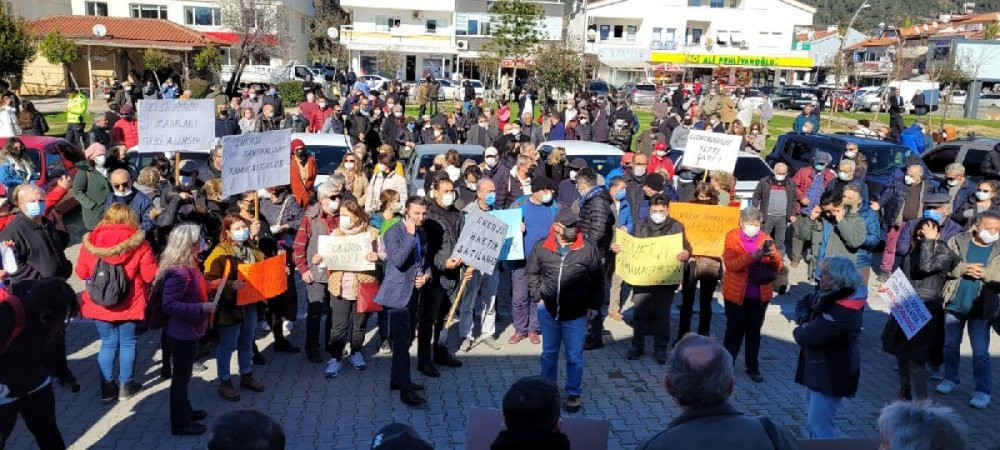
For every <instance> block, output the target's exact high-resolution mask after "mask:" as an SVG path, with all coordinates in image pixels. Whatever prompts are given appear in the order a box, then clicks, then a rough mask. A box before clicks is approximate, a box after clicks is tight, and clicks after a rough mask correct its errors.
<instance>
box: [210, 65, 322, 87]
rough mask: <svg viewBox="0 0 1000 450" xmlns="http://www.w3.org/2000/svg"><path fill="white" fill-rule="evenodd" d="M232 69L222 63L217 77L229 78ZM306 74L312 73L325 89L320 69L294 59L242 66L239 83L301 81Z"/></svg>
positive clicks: (314, 78) (232, 67) (230, 66)
mask: <svg viewBox="0 0 1000 450" xmlns="http://www.w3.org/2000/svg"><path fill="white" fill-rule="evenodd" d="M233 69H234V66H233V65H230V64H226V65H223V66H222V70H221V73H220V74H219V79H221V80H229V78H230V77H231V76H232V73H233ZM307 75H312V77H313V81H315V82H316V83H318V84H320V85H321V86H323V90H324V91H325V90H326V88H327V83H326V79H325V78H324V77H323V72H322V71H321V70H320V69H316V68H312V67H309V66H306V65H302V64H297V63H295V62H294V61H292V62H290V63H288V64H285V65H282V66H277V67H271V66H262V65H255V64H250V65H247V66H246V67H244V68H243V73H242V75H240V83H246V84H248V85H249V84H253V83H262V84H277V83H280V82H282V81H287V80H298V81H303V80H305V79H306V76H307Z"/></svg>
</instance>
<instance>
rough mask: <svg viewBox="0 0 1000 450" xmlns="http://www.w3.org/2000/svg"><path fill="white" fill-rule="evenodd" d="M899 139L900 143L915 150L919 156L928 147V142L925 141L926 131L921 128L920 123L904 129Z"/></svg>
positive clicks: (914, 152)
mask: <svg viewBox="0 0 1000 450" xmlns="http://www.w3.org/2000/svg"><path fill="white" fill-rule="evenodd" d="M899 139H900V143H901V144H903V145H905V146H907V147H909V148H910V150H913V154H915V155H918V156H919V155H921V154H923V153H924V150H926V149H927V143H926V142H925V141H924V131H923V129H922V128H920V125H917V124H913V125H910V128H907V129H905V130H903V133H902V134H900V136H899Z"/></svg>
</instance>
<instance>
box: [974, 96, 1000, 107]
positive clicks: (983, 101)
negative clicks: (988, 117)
mask: <svg viewBox="0 0 1000 450" xmlns="http://www.w3.org/2000/svg"><path fill="white" fill-rule="evenodd" d="M990 106H1000V94H985V95H981V96H979V107H980V108H986V107H990Z"/></svg>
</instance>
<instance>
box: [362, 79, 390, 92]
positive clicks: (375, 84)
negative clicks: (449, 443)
mask: <svg viewBox="0 0 1000 450" xmlns="http://www.w3.org/2000/svg"><path fill="white" fill-rule="evenodd" d="M358 79H359V80H361V81H364V82H365V84H367V85H368V89H371V90H374V91H382V90H383V89H382V88H383V87H384V85H385V83H387V82H389V81H392V80H390V79H388V78H386V77H383V76H381V75H362V76H360V77H358Z"/></svg>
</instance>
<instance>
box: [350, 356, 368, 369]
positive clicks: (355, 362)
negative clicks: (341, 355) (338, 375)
mask: <svg viewBox="0 0 1000 450" xmlns="http://www.w3.org/2000/svg"><path fill="white" fill-rule="evenodd" d="M348 359H349V360H350V361H351V366H353V367H354V370H365V369H367V368H368V365H367V364H365V355H362V354H361V352H357V353H351V356H350V357H349V358H348Z"/></svg>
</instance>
